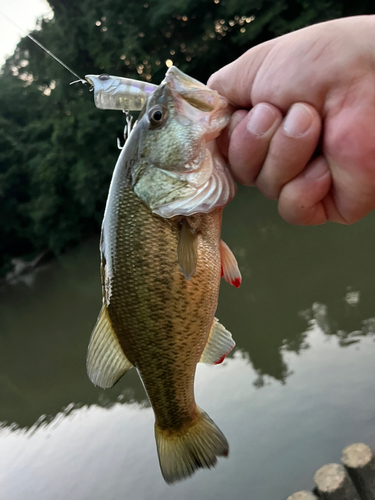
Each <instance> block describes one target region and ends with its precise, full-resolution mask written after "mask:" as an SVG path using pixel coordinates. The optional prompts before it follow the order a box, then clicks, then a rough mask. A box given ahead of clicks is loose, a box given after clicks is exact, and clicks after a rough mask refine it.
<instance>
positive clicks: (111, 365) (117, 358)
mask: <svg viewBox="0 0 375 500" xmlns="http://www.w3.org/2000/svg"><path fill="white" fill-rule="evenodd" d="M130 368H133V365H132V363H130V361H129V360H128V358H127V357H126V356H125V354H124V353H123V350H122V348H121V346H120V343H119V341H118V339H117V336H116V334H115V332H114V331H113V328H112V325H111V322H110V320H109V317H108V312H107V308H106V307H105V305H103V307H102V309H101V311H100V314H99V317H98V321H97V322H96V325H95V328H94V330H93V332H92V334H91V338H90V343H89V348H88V352H87V373H88V376H89V378H90V380H91V382H92V383H93V384H94V385H97V386H99V387H101V388H102V389H108V388H109V387H112V386H113V385H114V384H115V383H116V382H117V381H118V379H119V378H121V377H122V376H123V375H124V374H125V373H126V372H127V371H128V370H130Z"/></svg>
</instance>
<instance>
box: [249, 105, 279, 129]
mask: <svg viewBox="0 0 375 500" xmlns="http://www.w3.org/2000/svg"><path fill="white" fill-rule="evenodd" d="M275 120H276V115H275V113H274V112H273V111H272V109H271V108H269V107H268V106H266V105H265V104H258V105H257V106H255V107H254V108H253V109H252V110H251V111H250V115H249V121H248V122H247V125H246V126H247V130H248V131H249V132H251V133H252V134H254V135H263V134H265V133H266V132H267V131H268V130H269V129H270V128H271V127H272V125H273V124H274V123H275Z"/></svg>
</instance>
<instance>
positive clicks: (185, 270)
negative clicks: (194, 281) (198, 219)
mask: <svg viewBox="0 0 375 500" xmlns="http://www.w3.org/2000/svg"><path fill="white" fill-rule="evenodd" d="M177 259H178V265H179V266H180V269H181V272H182V274H183V275H184V276H185V278H186V279H187V280H188V281H189V280H190V278H191V277H192V276H193V274H194V273H195V270H196V268H197V260H198V235H197V233H196V232H193V231H192V230H191V229H190V227H189V224H188V222H187V220H186V219H184V220H183V221H182V225H181V230H180V238H179V240H178V246H177Z"/></svg>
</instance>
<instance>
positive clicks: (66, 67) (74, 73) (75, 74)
mask: <svg viewBox="0 0 375 500" xmlns="http://www.w3.org/2000/svg"><path fill="white" fill-rule="evenodd" d="M0 14H1V15H2V16H3V17H5V19H6V20H7V21H9V22H10V23H11V24H13V26H15V27H16V28H17V29H18V30H19V31H21V33H22V34H23V35H25V36H27V37H28V38H30V40H31V41H33V42H34V43H36V45H38V47H40V48H41V49H42V50H44V52H47V54H48V55H50V56H51V57H52V58H53V59H55V61H57V62H58V63H59V64H61V66H63V67H64V68H65V69H67V70H68V71H69V72H70V73H71V74H72V75H73V76H75V77H76V78H78V80H79V81H80V82H81V83H87V82H86V80H84V79H83V78H81V77H80V76H79V75H77V73H76V72H75V71H73V70H72V69H71V68H69V66H67V65H66V64H65V63H64V62H62V60H61V59H59V58H58V57H57V56H55V55H54V54H52V52H51V51H50V50H48V49H47V48H46V47H45V46H44V45H42V44H41V43H40V42H38V40H36V39H35V38H34V37H33V36H31V35H29V34H28V33H26V32H25V31H24V30H23V29H22V28H20V27H19V26H18V25H17V24H16V23H15V22H14V21H12V19H9V17H8V16H6V15H5V14H4V13H3V12H1V11H0ZM73 83H75V82H73Z"/></svg>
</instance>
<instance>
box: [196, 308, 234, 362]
mask: <svg viewBox="0 0 375 500" xmlns="http://www.w3.org/2000/svg"><path fill="white" fill-rule="evenodd" d="M235 345H236V343H235V341H234V340H233V338H232V335H231V333H230V332H228V330H227V329H226V328H225V327H224V326H223V325H222V324H221V323H219V320H218V319H217V318H214V322H213V325H212V328H211V332H210V336H209V337H208V341H207V344H206V347H205V348H204V351H203V353H202V356H201V359H200V360H199V362H200V363H208V364H212V365H218V364H220V363H222V362H223V361H224V359H225V357H226V356H227V354H229V353H230V351H231V350H232V349H233V347H234V346H235Z"/></svg>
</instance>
